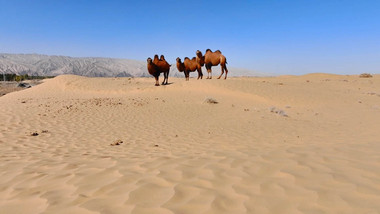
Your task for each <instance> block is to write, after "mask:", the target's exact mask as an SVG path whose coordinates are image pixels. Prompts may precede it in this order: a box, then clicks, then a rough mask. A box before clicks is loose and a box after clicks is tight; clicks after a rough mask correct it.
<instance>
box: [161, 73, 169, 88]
mask: <svg viewBox="0 0 380 214" xmlns="http://www.w3.org/2000/svg"><path fill="white" fill-rule="evenodd" d="M166 84H168V72H164V81H163V82H162V85H166Z"/></svg>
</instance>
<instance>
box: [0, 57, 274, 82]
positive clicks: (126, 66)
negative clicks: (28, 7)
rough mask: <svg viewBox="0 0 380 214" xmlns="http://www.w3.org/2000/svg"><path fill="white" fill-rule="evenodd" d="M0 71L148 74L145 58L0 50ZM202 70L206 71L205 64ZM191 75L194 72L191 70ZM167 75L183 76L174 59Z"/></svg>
mask: <svg viewBox="0 0 380 214" xmlns="http://www.w3.org/2000/svg"><path fill="white" fill-rule="evenodd" d="M229 71H230V72H229V76H270V74H266V73H259V72H254V71H251V70H248V69H240V68H229ZM0 72H4V73H14V74H18V75H25V74H28V75H30V76H58V75H61V74H75V75H80V76H87V77H146V76H150V75H149V73H148V71H147V68H146V62H144V61H138V60H130V59H117V58H101V57H69V56H55V55H41V54H1V53H0ZM203 73H204V74H207V72H206V71H205V68H203ZM219 73H220V68H219V66H217V67H213V74H214V75H218V74H219ZM193 75H194V74H193ZM170 76H177V77H183V76H184V75H183V74H182V73H179V72H178V70H177V68H176V65H175V63H173V65H172V66H171V70H170Z"/></svg>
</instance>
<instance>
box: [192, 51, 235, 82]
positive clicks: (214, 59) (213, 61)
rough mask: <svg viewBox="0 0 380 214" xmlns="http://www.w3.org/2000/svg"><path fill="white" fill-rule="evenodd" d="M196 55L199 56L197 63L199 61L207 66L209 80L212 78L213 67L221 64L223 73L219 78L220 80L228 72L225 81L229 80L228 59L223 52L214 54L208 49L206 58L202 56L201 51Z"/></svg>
mask: <svg viewBox="0 0 380 214" xmlns="http://www.w3.org/2000/svg"><path fill="white" fill-rule="evenodd" d="M196 55H197V61H199V62H200V63H201V64H202V63H204V64H205V66H206V69H207V79H211V78H212V75H211V67H212V66H216V65H219V64H220V69H221V71H222V73H221V74H220V76H219V77H218V79H220V77H222V75H223V73H224V71H226V75H225V77H224V79H227V73H228V69H227V66H226V64H227V59H226V57H225V56H224V55H223V54H222V52H221V51H220V50H217V51H215V52H212V51H211V50H210V49H207V50H206V53H205V55H204V56H202V52H200V51H199V50H197V52H196Z"/></svg>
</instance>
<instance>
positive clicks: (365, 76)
mask: <svg viewBox="0 0 380 214" xmlns="http://www.w3.org/2000/svg"><path fill="white" fill-rule="evenodd" d="M359 77H360V78H371V77H372V75H371V74H369V73H362V74H360V76H359Z"/></svg>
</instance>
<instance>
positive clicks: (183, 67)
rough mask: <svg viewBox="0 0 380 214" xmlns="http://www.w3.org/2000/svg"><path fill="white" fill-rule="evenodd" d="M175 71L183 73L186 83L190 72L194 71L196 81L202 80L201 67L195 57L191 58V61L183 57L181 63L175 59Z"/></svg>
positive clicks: (178, 59)
mask: <svg viewBox="0 0 380 214" xmlns="http://www.w3.org/2000/svg"><path fill="white" fill-rule="evenodd" d="M177 69H178V71H179V72H184V73H185V78H186V81H189V74H190V72H193V71H195V70H197V71H198V79H199V78H201V79H202V78H203V73H202V66H201V64H200V63H198V62H197V60H196V58H195V57H193V58H192V59H189V57H185V59H184V61H183V62H182V61H181V59H180V58H179V57H177Z"/></svg>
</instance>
